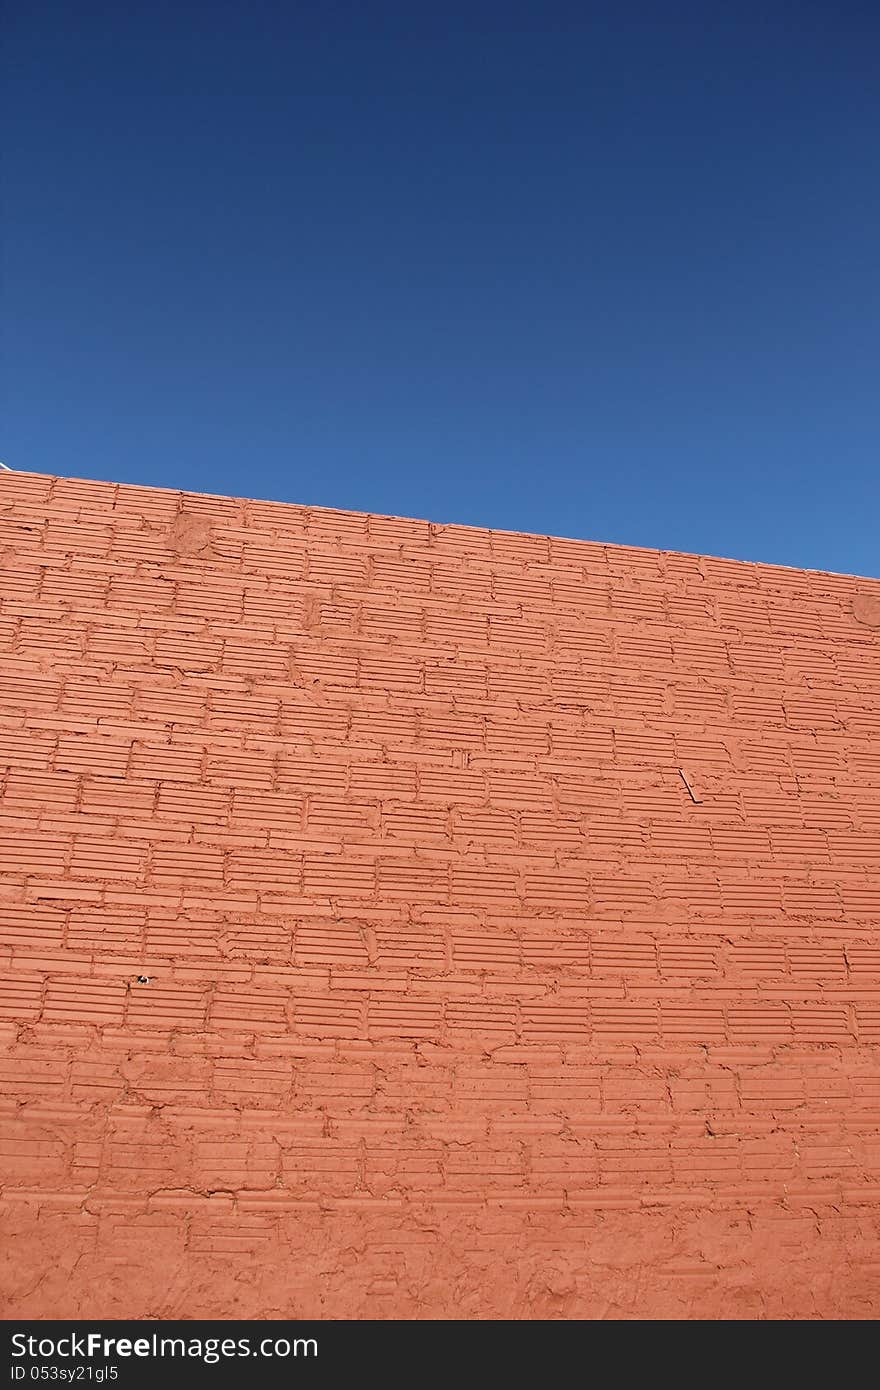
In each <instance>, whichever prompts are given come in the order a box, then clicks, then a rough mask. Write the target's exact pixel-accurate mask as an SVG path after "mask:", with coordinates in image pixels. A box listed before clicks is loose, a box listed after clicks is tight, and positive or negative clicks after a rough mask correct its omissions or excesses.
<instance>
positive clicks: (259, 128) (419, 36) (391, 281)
mask: <svg viewBox="0 0 880 1390" xmlns="http://www.w3.org/2000/svg"><path fill="white" fill-rule="evenodd" d="M4 28H5V31H6V44H5V58H4V60H3V62H4V68H5V73H4V79H3V85H4V87H5V96H4V104H5V113H4V125H5V127H6V132H7V134H6V137H5V140H6V145H7V153H6V157H5V168H4V203H5V207H4V217H5V233H4V278H5V285H4V318H5V329H4V339H5V341H4V418H3V425H2V429H0V459H3V460H5V461H6V462H7V463H9V464H11V465H13V466H14V467H17V468H21V469H35V470H38V471H46V472H59V473H65V474H72V475H76V476H80V477H93V478H111V479H118V480H122V481H128V482H140V483H150V484H157V485H161V486H171V487H183V488H188V489H198V490H205V491H213V492H229V493H235V494H243V495H248V496H257V497H267V498H278V499H282V500H286V501H296V502H306V503H312V504H321V505H326V506H333V507H353V508H357V509H361V510H372V511H379V512H393V513H397V514H403V515H412V516H421V517H429V518H431V519H432V520H436V521H458V522H466V523H470V524H477V525H490V526H500V527H510V528H514V529H521V530H528V531H539V532H550V533H554V534H561V535H566V536H582V537H587V538H590V539H596V540H605V541H618V542H625V543H629V544H635V545H648V546H658V547H662V548H672V549H680V550H690V551H702V552H708V553H711V554H720V555H730V556H734V557H737V558H743V559H760V560H769V561H774V562H778V563H782V564H792V565H807V566H812V567H816V568H825V569H834V570H842V571H849V572H856V573H863V574H873V575H878V574H880V544H878V539H877V537H878V517H880V506H878V504H880V466H878V455H880V450H878V445H880V389H878V385H880V383H878V366H880V351H878V348H880V342H878V339H880V295H878V281H880V276H878V258H880V158H878V156H880V8H878V6H877V3H876V0H865V2H864V3H862V0H822V2H821V3H820V2H819V0H798V3H790V4H783V3H778V2H777V0H766V2H765V3H760V4H753V3H751V2H750V0H742V3H741V2H740V0H736V3H729V4H711V3H706V0H700V2H699V3H693V4H689V3H675V0H670V2H669V3H660V0H633V3H626V0H608V3H604V2H603V3H597V4H591V3H589V0H581V3H554V0H546V3H544V4H541V3H538V0H535V2H534V3H518V2H517V0H509V2H508V3H501V0H498V3H489V0H469V3H460V0H446V3H443V4H437V5H433V4H432V5H428V4H419V3H413V2H412V0H410V3H386V0H364V2H363V3H358V4H354V3H351V4H334V3H330V0H328V2H327V3H316V2H313V3H300V0H290V3H284V4H281V3H279V4H277V5H268V4H264V3H260V0H256V2H255V3H249V4H248V5H245V4H244V3H243V2H242V3H237V4H228V3H227V4H224V3H223V0H214V3H211V4H208V3H205V4H203V5H192V4H188V3H187V2H186V0H180V3H176V4H164V3H162V0H159V3H152V4H149V5H146V4H144V3H142V0H125V3H117V2H115V3H112V4H91V3H89V0H82V3H77V4H71V3H70V0H66V3H64V4H57V5H55V4H44V3H41V0H29V3H25V0H9V4H8V6H7V9H6V19H5V22H4Z"/></svg>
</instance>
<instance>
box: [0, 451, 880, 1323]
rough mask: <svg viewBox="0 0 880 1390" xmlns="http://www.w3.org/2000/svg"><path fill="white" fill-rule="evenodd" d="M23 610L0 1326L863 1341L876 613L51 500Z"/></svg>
mask: <svg viewBox="0 0 880 1390" xmlns="http://www.w3.org/2000/svg"><path fill="white" fill-rule="evenodd" d="M0 579H2V607H0V773H2V777H3V780H2V783H0V786H2V800H0V847H2V854H0V928H2V935H0V952H2V959H3V967H4V973H3V980H2V989H0V1034H2V1042H3V1056H2V1062H0V1066H2V1112H3V1114H2V1118H3V1142H2V1155H0V1161H2V1203H0V1210H2V1222H3V1231H4V1236H5V1239H4V1243H3V1250H4V1252H5V1253H4V1255H3V1276H2V1284H3V1296H4V1299H5V1303H4V1309H5V1314H6V1316H7V1317H10V1316H15V1317H25V1316H30V1317H50V1316H63V1317H92V1318H93V1317H96V1316H105V1317H106V1316H115V1317H125V1316H130V1317H144V1316H160V1317H196V1316H205V1317H210V1316H214V1317H235V1316H238V1317H250V1316H264V1317H284V1316H317V1317H371V1318H386V1317H415V1318H467V1317H482V1318H498V1317H506V1318H555V1317H569V1318H594V1317H595V1318H598V1317H614V1318H683V1317H694V1318H719V1317H720V1318H755V1317H771V1318H788V1317H794V1318H822V1317H834V1318H862V1317H868V1316H870V1315H871V1314H872V1313H873V1314H876V1313H877V1312H878V1311H880V1250H878V1242H877V1237H878V1227H880V1176H878V1165H880V939H878V918H880V881H878V869H880V835H878V832H880V796H878V787H880V749H878V740H877V736H878V733H880V703H878V694H880V583H878V582H877V581H872V580H859V579H853V578H848V577H843V576H838V575H830V574H818V573H806V572H801V571H797V570H786V569H780V568H774V567H771V566H764V565H752V564H742V563H733V562H730V561H724V560H713V559H704V558H699V557H696V556H689V555H678V554H667V553H660V552H656V551H648V550H635V549H627V548H623V547H616V546H602V545H596V544H589V543H585V542H580V541H566V540H553V539H548V538H546V537H540V536H526V535H515V534H508V533H502V532H493V531H482V530H475V529H467V528H463V527H456V526H436V525H429V524H427V523H424V522H418V521H406V520H398V519H393V518H389V517H382V516H364V515H358V514H353V513H346V512H331V511H323V510H314V509H308V508H301V507H296V506H286V505H280V504H267V503H262V502H246V501H239V500H234V499H228V498H220V497H209V496H201V495H181V494H178V493H174V492H164V491H158V490H151V489H142V488H137V487H128V486H115V485H111V484H106V483H94V482H78V481H72V480H69V479H60V478H50V477H44V476H40V475H34V474H3V475H0ZM139 977H146V979H147V980H148V983H140V982H139Z"/></svg>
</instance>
